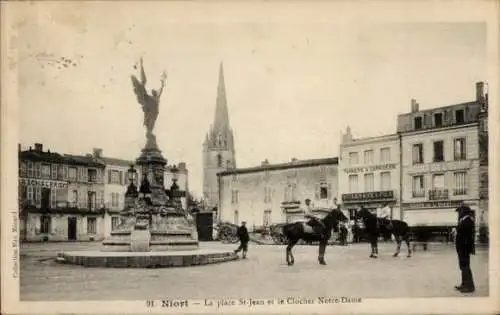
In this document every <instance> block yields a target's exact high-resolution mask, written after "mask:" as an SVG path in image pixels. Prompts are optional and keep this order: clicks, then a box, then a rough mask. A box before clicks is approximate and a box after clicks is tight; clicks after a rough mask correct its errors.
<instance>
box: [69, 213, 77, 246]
mask: <svg viewBox="0 0 500 315" xmlns="http://www.w3.org/2000/svg"><path fill="white" fill-rule="evenodd" d="M76 232H77V231H76V218H75V217H69V218H68V241H76Z"/></svg>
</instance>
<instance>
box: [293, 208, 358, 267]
mask: <svg viewBox="0 0 500 315" xmlns="http://www.w3.org/2000/svg"><path fill="white" fill-rule="evenodd" d="M347 220H348V219H347V217H346V216H345V215H344V213H343V212H342V211H340V210H339V209H333V210H331V211H330V212H329V213H328V214H327V215H326V216H325V217H324V218H323V219H321V222H322V223H323V226H321V227H318V229H317V230H315V229H313V228H312V226H311V222H295V223H289V224H285V225H284V226H283V234H284V235H285V237H286V238H287V244H288V245H287V247H286V262H287V264H288V265H289V266H291V265H293V264H294V263H295V259H294V257H293V254H292V248H293V247H294V246H295V245H296V244H297V242H298V241H299V240H300V239H302V240H304V241H306V242H319V255H318V261H319V263H320V264H321V265H326V262H325V250H326V245H327V244H328V240H329V239H330V237H331V236H332V229H333V228H334V227H335V226H337V225H338V223H339V222H340V221H342V222H345V221H347Z"/></svg>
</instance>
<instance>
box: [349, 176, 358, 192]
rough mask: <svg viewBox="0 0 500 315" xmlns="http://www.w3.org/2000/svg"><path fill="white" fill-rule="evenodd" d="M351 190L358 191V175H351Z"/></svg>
mask: <svg viewBox="0 0 500 315" xmlns="http://www.w3.org/2000/svg"><path fill="white" fill-rule="evenodd" d="M349 192H350V193H356V192H358V175H349Z"/></svg>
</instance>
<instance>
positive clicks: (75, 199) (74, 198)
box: [71, 190, 78, 207]
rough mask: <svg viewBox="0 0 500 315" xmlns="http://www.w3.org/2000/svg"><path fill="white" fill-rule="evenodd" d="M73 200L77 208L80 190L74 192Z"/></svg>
mask: <svg viewBox="0 0 500 315" xmlns="http://www.w3.org/2000/svg"><path fill="white" fill-rule="evenodd" d="M71 197H72V198H71V200H72V201H73V206H75V207H76V206H77V204H78V190H73V192H72V194H71Z"/></svg>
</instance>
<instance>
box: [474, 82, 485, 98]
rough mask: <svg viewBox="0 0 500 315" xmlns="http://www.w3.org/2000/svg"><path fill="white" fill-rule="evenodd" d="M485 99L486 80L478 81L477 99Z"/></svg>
mask: <svg viewBox="0 0 500 315" xmlns="http://www.w3.org/2000/svg"><path fill="white" fill-rule="evenodd" d="M484 99H485V97H484V82H476V101H478V102H483V101H484Z"/></svg>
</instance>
